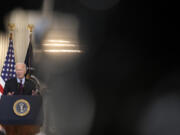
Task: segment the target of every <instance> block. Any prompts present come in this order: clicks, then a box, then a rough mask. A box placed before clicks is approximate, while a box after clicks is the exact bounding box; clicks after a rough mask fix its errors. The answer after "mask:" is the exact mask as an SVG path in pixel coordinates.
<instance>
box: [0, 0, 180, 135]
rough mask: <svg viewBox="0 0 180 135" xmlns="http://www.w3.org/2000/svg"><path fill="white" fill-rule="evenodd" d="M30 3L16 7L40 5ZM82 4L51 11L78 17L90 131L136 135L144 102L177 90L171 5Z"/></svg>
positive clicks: (127, 0) (126, 0)
mask: <svg viewBox="0 0 180 135" xmlns="http://www.w3.org/2000/svg"><path fill="white" fill-rule="evenodd" d="M31 2H32V3H31V4H32V5H28V4H25V3H23V4H22V6H23V7H25V9H29V8H30V9H31V8H32V9H39V8H40V7H38V6H37V5H38V4H37V3H36V2H38V3H41V1H31ZM86 2H87V3H88V2H89V3H88V4H87V3H86ZM86 2H82V1H73V0H65V1H60V0H59V1H58V0H57V1H55V8H54V10H55V11H57V12H61V13H69V14H73V15H75V16H76V17H77V18H78V19H79V21H80V29H79V39H80V44H82V46H81V49H82V50H84V51H85V52H86V53H84V54H83V57H82V58H81V61H80V64H79V65H78V67H77V68H78V69H79V72H78V73H79V74H80V77H81V79H82V81H83V82H84V83H86V84H87V85H88V87H89V88H90V89H91V92H92V93H93V96H94V98H95V103H96V111H95V120H94V122H93V127H92V129H91V132H90V134H92V135H100V134H104V135H106V134H111V135H116V134H122V133H123V134H125V135H126V134H127V135H129V134H131V135H136V134H138V127H137V125H138V121H139V119H140V118H141V114H142V112H143V110H144V108H146V106H147V105H148V103H149V102H150V101H151V100H152V99H153V98H154V97H155V96H157V95H158V96H160V95H163V94H165V93H171V92H175V93H178V91H179V85H178V81H177V80H179V50H178V46H179V40H178V35H179V31H178V28H179V22H178V15H177V9H178V8H177V3H173V2H170V1H168V0H164V1H161V0H160V1H151V0H147V1H143V0H120V1H119V2H116V1H115V0H114V1H113V2H114V3H113V2H112V1H108V0H106V1H105V0H104V1H103V0H100V1H91V2H90V1H86ZM1 5H2V4H1ZM27 5H28V6H27ZM34 5H36V6H34ZM14 6H16V4H14ZM5 7H6V6H5ZM3 11H4V10H3ZM1 12H2V10H1ZM54 62H56V61H55V60H54ZM57 75H58V74H57ZM169 76H170V77H169ZM55 78H56V79H57V78H58V76H57V77H55ZM167 86H168V87H167ZM157 87H158V88H157ZM172 88H175V90H172Z"/></svg>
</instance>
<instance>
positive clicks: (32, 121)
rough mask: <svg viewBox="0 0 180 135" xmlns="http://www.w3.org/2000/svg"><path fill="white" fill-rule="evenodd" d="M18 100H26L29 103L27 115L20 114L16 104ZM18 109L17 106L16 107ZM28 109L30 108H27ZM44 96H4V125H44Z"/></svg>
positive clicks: (0, 105)
mask: <svg viewBox="0 0 180 135" xmlns="http://www.w3.org/2000/svg"><path fill="white" fill-rule="evenodd" d="M18 101H26V102H27V103H29V106H28V107H29V111H28V113H27V114H25V115H22V116H21V115H18V114H17V113H16V110H14V108H13V107H15V104H16V103H18ZM15 109H16V108H15ZM27 109H28V108H27ZM42 110H43V109H42V97H41V96H23V95H22V96H18V95H14V96H4V95H3V96H2V97H1V99H0V124H4V125H42V122H43V111H42Z"/></svg>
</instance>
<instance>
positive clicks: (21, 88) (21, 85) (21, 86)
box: [19, 80, 23, 94]
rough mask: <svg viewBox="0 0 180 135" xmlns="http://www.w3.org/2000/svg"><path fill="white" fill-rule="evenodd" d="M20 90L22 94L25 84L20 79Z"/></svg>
mask: <svg viewBox="0 0 180 135" xmlns="http://www.w3.org/2000/svg"><path fill="white" fill-rule="evenodd" d="M19 90H20V94H23V84H22V80H20V85H19Z"/></svg>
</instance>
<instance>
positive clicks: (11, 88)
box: [3, 78, 36, 95]
mask: <svg viewBox="0 0 180 135" xmlns="http://www.w3.org/2000/svg"><path fill="white" fill-rule="evenodd" d="M32 90H36V89H35V84H34V83H33V82H32V81H31V80H28V79H26V80H25V83H24V88H23V93H22V94H21V95H32ZM8 92H14V95H20V90H19V84H18V83H17V79H16V78H13V79H10V80H8V81H7V82H6V84H5V87H4V93H3V94H4V95H7V94H8Z"/></svg>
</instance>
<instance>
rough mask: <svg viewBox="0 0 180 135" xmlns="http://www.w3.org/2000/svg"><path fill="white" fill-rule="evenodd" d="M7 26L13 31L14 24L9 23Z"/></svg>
mask: <svg viewBox="0 0 180 135" xmlns="http://www.w3.org/2000/svg"><path fill="white" fill-rule="evenodd" d="M8 28H9V30H10V31H13V30H14V28H15V24H14V23H9V24H8Z"/></svg>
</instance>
